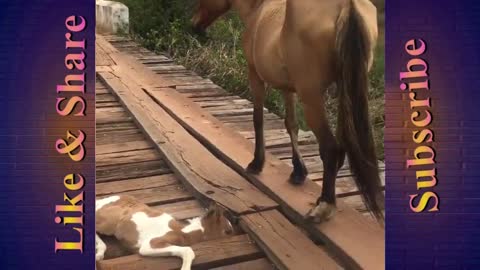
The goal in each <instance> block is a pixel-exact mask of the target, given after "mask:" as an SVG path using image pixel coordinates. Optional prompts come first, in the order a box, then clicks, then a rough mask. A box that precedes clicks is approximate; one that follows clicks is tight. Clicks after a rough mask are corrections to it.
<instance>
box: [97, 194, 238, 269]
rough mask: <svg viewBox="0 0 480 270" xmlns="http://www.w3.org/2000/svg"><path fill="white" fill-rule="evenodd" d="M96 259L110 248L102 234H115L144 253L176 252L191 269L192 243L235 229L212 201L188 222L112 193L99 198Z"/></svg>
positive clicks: (124, 242)
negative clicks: (201, 214)
mask: <svg viewBox="0 0 480 270" xmlns="http://www.w3.org/2000/svg"><path fill="white" fill-rule="evenodd" d="M95 218H96V220H95V224H96V232H97V234H96V238H95V246H96V260H97V261H99V260H102V259H103V257H104V255H105V251H106V249H107V247H106V245H105V243H104V242H103V241H102V239H101V238H100V236H99V235H98V234H101V235H110V236H115V238H117V239H118V240H120V241H121V242H122V243H123V244H124V246H125V247H126V248H128V249H130V250H132V251H134V252H138V253H139V254H140V255H142V256H159V257H160V256H176V257H180V258H182V260H183V263H182V268H181V270H189V269H191V266H192V262H193V260H194V258H195V254H194V252H193V250H192V248H191V247H190V246H191V245H192V244H195V243H198V242H200V241H205V240H213V239H217V238H221V237H225V236H227V235H230V234H232V233H233V227H232V224H231V223H230V221H229V220H228V219H227V218H226V217H225V211H224V210H223V209H222V208H220V207H218V206H217V205H216V204H212V205H211V206H210V207H209V210H208V211H207V213H206V214H205V215H203V216H200V217H197V218H193V219H190V220H188V221H186V222H182V221H177V220H175V219H174V218H173V217H172V216H171V215H169V214H168V213H164V212H162V211H159V210H156V209H152V208H150V207H149V206H147V205H146V204H143V203H141V202H139V201H138V200H136V199H135V198H133V197H130V196H124V195H122V196H111V197H106V198H102V199H99V200H97V201H96V207H95Z"/></svg>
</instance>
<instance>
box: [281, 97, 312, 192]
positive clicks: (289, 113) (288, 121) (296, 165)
mask: <svg viewBox="0 0 480 270" xmlns="http://www.w3.org/2000/svg"><path fill="white" fill-rule="evenodd" d="M283 98H284V100H285V127H286V129H287V131H288V134H289V135H290V141H291V143H292V165H293V172H292V174H291V175H290V182H291V183H293V184H296V185H298V184H302V183H303V182H304V181H305V178H306V177H307V174H308V172H307V168H306V167H305V163H304V162H303V159H302V155H301V154H300V151H299V150H298V122H297V113H296V110H295V102H296V94H295V92H293V91H287V90H285V91H283Z"/></svg>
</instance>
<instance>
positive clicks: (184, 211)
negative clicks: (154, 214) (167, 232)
mask: <svg viewBox="0 0 480 270" xmlns="http://www.w3.org/2000/svg"><path fill="white" fill-rule="evenodd" d="M153 208H155V209H159V210H161V211H163V212H165V213H169V214H170V215H172V216H173V217H174V218H175V219H178V220H184V219H189V218H194V217H199V216H201V215H203V214H205V212H206V209H205V208H203V206H202V205H201V204H200V203H199V202H198V201H197V200H189V201H182V202H177V203H169V204H162V205H157V206H153Z"/></svg>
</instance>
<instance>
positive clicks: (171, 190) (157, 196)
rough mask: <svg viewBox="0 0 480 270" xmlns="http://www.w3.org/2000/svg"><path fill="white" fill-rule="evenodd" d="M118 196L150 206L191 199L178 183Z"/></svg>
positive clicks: (190, 195)
mask: <svg viewBox="0 0 480 270" xmlns="http://www.w3.org/2000/svg"><path fill="white" fill-rule="evenodd" d="M112 184H113V183H112ZM119 194H122V195H129V196H132V197H134V198H136V199H138V200H139V201H141V202H142V203H145V204H147V205H150V206H153V205H161V204H166V203H174V202H181V201H186V200H191V199H193V196H192V194H190V193H189V192H188V191H187V190H185V188H184V187H183V186H182V185H181V184H179V183H176V184H172V185H168V186H163V187H158V188H149V189H142V190H134V191H127V192H123V193H119ZM100 197H102V196H100Z"/></svg>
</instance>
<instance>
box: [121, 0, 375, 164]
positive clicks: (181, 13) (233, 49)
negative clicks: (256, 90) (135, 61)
mask: <svg viewBox="0 0 480 270" xmlns="http://www.w3.org/2000/svg"><path fill="white" fill-rule="evenodd" d="M120 1H121V2H123V3H125V4H126V5H127V6H128V7H129V9H130V26H131V35H132V36H133V37H134V38H136V39H137V40H138V41H140V42H141V43H142V44H143V45H144V46H145V47H147V48H148V49H151V50H153V51H155V52H159V53H167V54H169V55H170V56H172V57H173V58H175V60H176V62H178V63H180V64H182V65H184V66H185V67H187V68H188V69H191V70H193V71H195V72H197V73H198V74H200V75H202V76H206V77H209V78H210V79H211V80H212V81H213V82H215V83H216V84H218V85H220V86H221V87H223V88H224V89H226V90H227V91H230V92H232V93H234V94H237V95H239V96H241V97H244V98H247V99H251V95H250V93H249V90H248V81H247V69H246V66H247V63H246V60H245V57H244V56H243V51H242V48H241V33H242V31H243V25H242V23H241V21H240V20H239V18H238V16H236V15H235V14H228V15H227V16H225V18H224V19H221V20H218V21H217V22H216V23H215V24H213V25H212V26H211V27H210V28H209V31H208V37H207V38H205V37H198V36H195V35H193V34H192V33H191V31H190V17H191V10H192V9H191V7H192V6H193V3H194V1H192V0H177V1H170V0H120ZM380 2H381V1H380ZM379 10H383V8H382V9H379ZM382 18H383V14H382V16H380V20H379V21H380V22H381V23H383V19H382ZM381 32H382V31H381ZM383 75H384V42H383V35H381V38H380V39H379V44H378V47H377V50H376V53H375V62H374V65H373V68H372V71H371V73H370V95H369V100H370V116H371V121H372V124H373V126H374V137H375V142H376V145H377V153H378V156H379V158H381V159H383V127H384V114H383V110H384V95H383V93H384V92H383V89H384V80H383ZM265 106H266V107H267V108H268V109H269V110H270V111H272V112H274V113H276V114H278V115H280V116H284V105H283V100H282V96H281V94H280V93H279V92H278V91H275V90H274V91H270V92H269V94H268V96H267V98H266V104H265ZM327 110H328V113H329V120H330V123H332V126H334V125H335V123H336V120H335V119H336V100H335V99H334V98H332V97H330V96H328V98H327ZM297 111H298V113H299V122H300V126H301V127H302V128H303V129H308V127H307V125H306V124H305V120H304V118H303V111H302V108H301V105H298V106H297Z"/></svg>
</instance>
